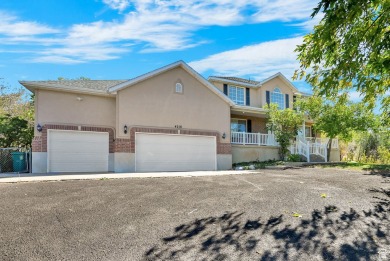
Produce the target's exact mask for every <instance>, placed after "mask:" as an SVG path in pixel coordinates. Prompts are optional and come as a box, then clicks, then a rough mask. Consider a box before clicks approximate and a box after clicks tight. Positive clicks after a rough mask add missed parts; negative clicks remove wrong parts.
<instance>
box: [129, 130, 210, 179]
mask: <svg viewBox="0 0 390 261" xmlns="http://www.w3.org/2000/svg"><path fill="white" fill-rule="evenodd" d="M216 157H217V146H216V137H215V136H192V135H168V134H152V133H136V135H135V158H136V160H135V161H136V162H135V169H136V171H137V172H152V171H198V170H216V169H217V159H216Z"/></svg>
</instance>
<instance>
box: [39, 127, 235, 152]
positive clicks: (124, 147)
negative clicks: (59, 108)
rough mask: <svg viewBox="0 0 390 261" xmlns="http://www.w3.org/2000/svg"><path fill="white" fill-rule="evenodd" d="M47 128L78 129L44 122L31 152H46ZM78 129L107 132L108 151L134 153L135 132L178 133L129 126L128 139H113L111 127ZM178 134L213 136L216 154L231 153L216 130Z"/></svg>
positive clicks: (161, 129)
mask: <svg viewBox="0 0 390 261" xmlns="http://www.w3.org/2000/svg"><path fill="white" fill-rule="evenodd" d="M47 130H75V131H78V130H79V129H78V126H74V125H54V124H46V125H44V126H43V127H42V135H41V136H35V137H34V139H33V142H32V151H33V152H47ZM80 131H94V132H108V134H109V151H110V153H114V152H125V153H135V133H136V132H145V133H163V134H178V132H179V130H178V129H163V128H150V127H132V128H130V139H116V140H114V130H113V129H112V128H103V127H91V126H81V130H80ZM180 134H183V135H199V136H215V137H216V138H217V154H231V153H232V147H231V144H230V143H221V142H220V141H219V133H218V132H216V131H198V130H187V129H181V130H180Z"/></svg>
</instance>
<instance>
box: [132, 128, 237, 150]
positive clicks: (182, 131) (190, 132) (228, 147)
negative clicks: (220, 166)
mask: <svg viewBox="0 0 390 261" xmlns="http://www.w3.org/2000/svg"><path fill="white" fill-rule="evenodd" d="M136 132H145V133H163V134H179V130H178V129H163V128H150V127H132V128H130V152H131V153H135V133H136ZM180 134H182V135H199V136H215V137H216V138H217V154H232V147H231V144H230V143H221V142H220V141H219V133H218V132H216V131H199V130H188V129H180Z"/></svg>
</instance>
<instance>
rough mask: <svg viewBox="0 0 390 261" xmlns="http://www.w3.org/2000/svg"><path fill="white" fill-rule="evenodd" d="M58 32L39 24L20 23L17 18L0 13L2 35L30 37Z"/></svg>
mask: <svg viewBox="0 0 390 261" xmlns="http://www.w3.org/2000/svg"><path fill="white" fill-rule="evenodd" d="M57 32H58V30H56V29H54V28H51V27H49V26H47V25H43V24H39V23H37V22H30V21H20V20H18V19H17V17H15V16H12V15H10V14H7V13H5V12H1V11H0V34H4V35H9V36H29V35H41V34H52V33H57Z"/></svg>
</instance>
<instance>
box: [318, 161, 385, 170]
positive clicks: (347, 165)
mask: <svg viewBox="0 0 390 261" xmlns="http://www.w3.org/2000/svg"><path fill="white" fill-rule="evenodd" d="M317 166H320V167H323V168H343V169H353V170H375V171H389V172H390V164H374V163H360V162H341V163H329V164H321V165H317Z"/></svg>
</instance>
